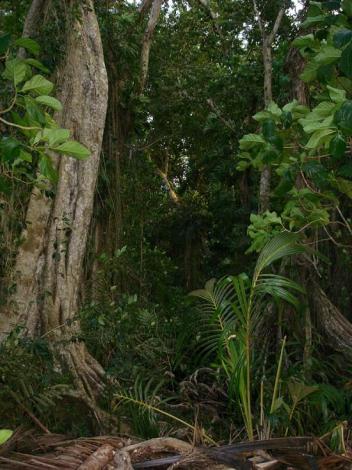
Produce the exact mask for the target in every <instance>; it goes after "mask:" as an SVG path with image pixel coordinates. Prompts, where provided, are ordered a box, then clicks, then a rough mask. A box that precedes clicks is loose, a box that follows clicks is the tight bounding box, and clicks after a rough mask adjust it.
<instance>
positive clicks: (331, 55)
mask: <svg viewBox="0 0 352 470" xmlns="http://www.w3.org/2000/svg"><path fill="white" fill-rule="evenodd" d="M340 57H341V51H340V49H336V48H335V47H332V46H324V47H322V48H321V50H320V52H319V53H318V54H317V55H316V56H315V57H314V61H315V62H316V63H317V64H319V65H326V64H331V63H332V62H335V61H336V60H337V59H339V58H340Z"/></svg>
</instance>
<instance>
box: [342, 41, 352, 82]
mask: <svg viewBox="0 0 352 470" xmlns="http://www.w3.org/2000/svg"><path fill="white" fill-rule="evenodd" d="M339 67H340V70H341V71H342V72H343V73H344V74H345V75H346V77H348V78H352V44H349V45H348V46H347V47H346V49H344V50H343V52H342V55H341V60H340V62H339Z"/></svg>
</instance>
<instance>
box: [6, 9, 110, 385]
mask: <svg viewBox="0 0 352 470" xmlns="http://www.w3.org/2000/svg"><path fill="white" fill-rule="evenodd" d="M65 7H66V8H64V9H63V11H65V14H66V20H67V50H66V57H65V60H64V63H63V65H62V67H61V68H60V70H59V72H58V77H57V82H58V84H59V90H58V97H59V98H60V100H61V101H62V104H63V112H62V114H61V115H60V116H58V117H57V120H58V122H59V125H60V126H61V127H63V128H67V129H70V130H71V131H72V134H73V137H74V138H75V139H76V140H78V141H80V142H81V143H82V144H84V145H85V146H86V147H88V148H89V149H90V151H91V156H90V158H89V159H88V160H86V161H84V162H82V161H77V160H75V159H72V158H69V157H58V156H53V159H54V162H55V164H56V166H57V169H58V172H59V182H58V186H57V188H56V189H55V196H54V198H48V197H45V196H44V195H43V194H42V193H40V192H39V190H37V189H34V190H33V193H32V195H31V198H30V202H29V207H28V211H27V217H26V230H25V232H24V233H23V243H22V244H21V246H20V248H19V251H18V255H17V259H16V265H15V280H16V292H15V293H14V295H13V296H12V298H11V299H10V300H11V302H10V304H9V308H7V311H6V312H4V313H3V314H2V315H1V319H0V334H2V335H5V334H7V333H8V332H9V331H10V330H11V329H12V328H13V327H14V326H15V325H18V324H22V325H24V326H25V327H26V331H27V333H28V334H29V335H30V336H32V337H34V336H37V335H39V334H43V333H45V334H46V335H47V336H48V337H50V338H51V339H52V340H53V341H54V340H62V339H70V338H71V336H72V334H73V333H75V332H76V331H77V329H78V325H77V323H75V328H73V327H72V325H71V326H70V323H71V322H72V320H73V319H74V317H75V315H76V314H77V310H78V308H79V297H80V289H81V281H82V278H81V272H82V267H83V260H84V255H85V250H86V243H87V236H88V230H89V225H90V221H91V217H92V210H93V199H94V191H95V185H96V178H97V173H98V167H99V158H100V151H101V144H102V139H103V130H104V124H105V117H106V109H107V99H108V82H107V74H106V69H105V63H104V57H103V50H102V44H101V38H100V32H99V27H98V23H97V19H96V16H95V12H94V7H93V0H84V1H83V0H82V1H81V2H80V5H79V7H78V9H77V2H74V1H72V0H67V1H66V2H65ZM73 8H74V11H72V9H73ZM65 359H66V363H67V364H68V365H69V366H70V368H72V367H73V368H74V369H75V371H76V378H77V379H78V378H81V379H82V382H84V385H85V388H86V389H87V388H90V387H89V382H91V383H92V384H94V385H96V383H97V382H98V383H99V375H100V374H101V373H102V369H101V367H100V366H99V365H98V364H96V363H95V361H94V360H93V359H92V358H90V356H89V355H88V354H87V352H86V351H85V349H84V346H83V345H82V344H79V343H76V342H72V341H71V342H70V343H69V344H68V345H66V346H65ZM83 376H84V378H83ZM90 379H92V380H90ZM88 391H89V392H91V390H88ZM92 393H93V392H92Z"/></svg>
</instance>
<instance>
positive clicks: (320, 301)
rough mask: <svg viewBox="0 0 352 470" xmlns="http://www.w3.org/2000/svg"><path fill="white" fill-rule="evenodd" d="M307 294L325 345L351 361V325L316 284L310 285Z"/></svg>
mask: <svg viewBox="0 0 352 470" xmlns="http://www.w3.org/2000/svg"><path fill="white" fill-rule="evenodd" d="M309 292H310V294H311V295H309V300H310V303H311V308H312V311H314V313H315V317H316V318H315V320H316V323H317V325H318V327H319V329H320V330H321V332H322V333H323V335H324V338H326V340H327V344H328V345H329V346H330V347H331V348H332V349H333V350H335V351H338V352H339V353H341V354H342V355H343V356H344V357H345V358H346V359H347V360H352V324H351V323H350V322H349V321H348V320H347V319H346V318H345V317H344V316H343V315H342V313H341V312H340V311H339V310H338V308H337V307H335V305H333V303H332V302H331V301H330V300H329V299H328V297H327V296H326V294H325V292H324V291H323V290H322V289H321V287H320V286H319V285H318V283H317V282H314V281H313V282H312V283H311V286H310V289H309Z"/></svg>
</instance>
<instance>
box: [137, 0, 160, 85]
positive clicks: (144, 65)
mask: <svg viewBox="0 0 352 470" xmlns="http://www.w3.org/2000/svg"><path fill="white" fill-rule="evenodd" d="M162 3H163V0H154V1H153V3H152V8H151V11H150V16H149V20H148V24H147V28H146V30H145V33H144V37H143V42H142V53H141V75H140V82H139V91H140V93H143V90H144V87H145V84H146V81H147V77H148V69H149V54H150V48H151V45H152V39H153V34H154V31H155V28H156V25H157V23H158V19H159V16H160V10H161V5H162Z"/></svg>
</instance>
